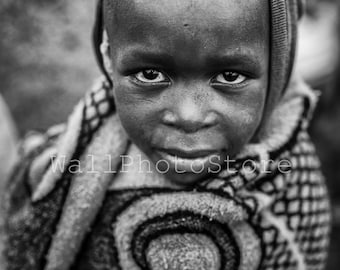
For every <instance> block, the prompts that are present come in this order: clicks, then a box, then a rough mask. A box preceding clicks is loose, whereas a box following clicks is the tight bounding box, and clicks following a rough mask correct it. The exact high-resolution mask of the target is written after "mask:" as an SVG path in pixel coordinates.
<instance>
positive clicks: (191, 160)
mask: <svg viewBox="0 0 340 270" xmlns="http://www.w3.org/2000/svg"><path fill="white" fill-rule="evenodd" d="M156 151H157V153H158V155H159V156H160V157H161V160H163V161H165V162H166V163H167V166H168V167H169V169H173V170H175V172H176V173H182V174H183V173H194V174H201V173H203V172H208V168H210V167H211V165H213V164H215V165H216V163H218V162H217V160H218V159H219V158H220V153H219V151H217V150H210V149H191V150H179V149H157V150H156Z"/></svg>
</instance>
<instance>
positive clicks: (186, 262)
mask: <svg viewBox="0 0 340 270" xmlns="http://www.w3.org/2000/svg"><path fill="white" fill-rule="evenodd" d="M180 236H182V237H180ZM202 239H204V240H205V241H202ZM132 247H133V255H134V259H135V260H136V261H137V262H138V264H139V266H140V267H141V268H142V269H178V270H180V269H182V268H183V269H212V270H215V269H216V270H218V269H238V265H239V263H240V251H239V248H238V246H237V243H236V240H235V239H234V237H233V235H232V234H231V232H230V231H229V230H228V228H227V226H223V224H221V223H219V222H216V221H213V220H209V218H207V217H205V216H200V215H193V214H192V213H190V212H176V213H173V214H170V215H166V216H164V217H161V218H155V219H153V220H149V221H147V222H145V223H143V224H142V225H141V226H140V227H139V228H138V229H137V230H136V231H135V236H134V237H133V242H132ZM155 247H158V249H157V250H156V249H155ZM165 255H167V256H165ZM171 255H172V256H171ZM164 264H166V265H167V267H168V268H164V267H161V266H162V265H163V266H164ZM152 265H154V266H153V267H152ZM156 266H158V267H156ZM191 266H195V267H193V268H192V267H191Z"/></svg>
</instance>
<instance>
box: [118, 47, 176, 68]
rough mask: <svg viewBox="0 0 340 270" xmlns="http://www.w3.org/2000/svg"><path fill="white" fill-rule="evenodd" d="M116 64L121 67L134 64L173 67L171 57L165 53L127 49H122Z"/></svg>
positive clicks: (173, 63) (173, 62)
mask: <svg viewBox="0 0 340 270" xmlns="http://www.w3.org/2000/svg"><path fill="white" fill-rule="evenodd" d="M117 62H118V63H120V64H122V65H129V64H130V63H135V62H144V63H145V62H147V63H148V62H149V63H150V64H160V65H165V64H166V65H171V66H175V61H174V59H173V57H172V56H171V55H170V54H168V53H166V52H159V51H145V50H143V49H129V48H127V49H124V51H123V52H122V53H121V54H119V55H118V57H117Z"/></svg>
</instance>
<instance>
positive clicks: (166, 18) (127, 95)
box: [3, 0, 329, 270]
mask: <svg viewBox="0 0 340 270" xmlns="http://www.w3.org/2000/svg"><path fill="white" fill-rule="evenodd" d="M299 6H300V8H301V3H297V1H275V0H272V1H260V0H249V1H237V0H217V1H213V2H211V1H207V0H197V1H190V0H184V1H183V0H181V1H166V0H159V1H151V0H133V1H123V0H117V1H113V0H104V1H100V2H99V5H98V13H97V18H98V22H97V24H96V28H95V42H96V53H97V56H98V59H99V64H100V66H101V69H102V70H103V73H104V74H105V77H106V78H105V80H104V81H103V82H102V83H100V84H99V85H98V87H97V89H95V90H94V91H92V92H91V93H90V94H89V95H88V96H87V97H86V98H85V99H84V100H83V101H82V102H81V103H80V104H79V105H78V106H77V107H76V109H75V111H74V112H73V114H72V115H71V117H70V119H69V122H68V125H67V127H65V128H64V129H63V128H59V129H52V130H50V131H49V132H47V135H45V137H43V139H42V140H43V142H42V143H40V144H38V145H35V146H34V147H33V146H31V144H30V143H28V145H29V147H26V149H25V147H24V149H23V151H24V152H25V153H24V156H25V158H24V160H23V161H21V163H20V166H19V167H20V169H18V170H17V171H16V173H15V174H14V176H13V177H12V178H11V181H10V182H9V188H8V198H7V199H6V204H7V213H8V217H7V220H8V222H7V228H6V247H5V251H4V259H3V261H4V267H6V268H5V269H27V270H28V269H44V270H51V269H60V270H61V269H63V270H65V269H82V270H86V269H124V270H125V269H126V270H130V269H250V270H251V269H299V270H300V269H308V270H309V269H323V267H324V263H325V259H326V249H327V245H328V230H329V205H328V200H327V194H326V190H325V186H324V182H323V178H322V175H321V173H320V169H319V163H318V159H317V158H316V157H315V152H314V148H313V146H312V144H311V143H310V140H309V137H308V135H307V133H306V129H307V125H308V120H309V118H310V116H311V111H312V109H313V107H314V104H315V100H316V97H315V94H314V93H313V92H311V91H310V90H309V88H308V87H306V86H305V85H304V84H303V83H302V82H301V81H299V80H297V79H296V78H294V79H292V80H290V73H291V70H292V66H293V61H294V50H295V42H296V25H297V17H298V14H299ZM99 44H100V45H99ZM27 148H29V149H27ZM51 157H52V158H51ZM19 167H18V168H19ZM23 167H24V168H23Z"/></svg>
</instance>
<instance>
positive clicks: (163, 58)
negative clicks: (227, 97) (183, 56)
mask: <svg viewBox="0 0 340 270" xmlns="http://www.w3.org/2000/svg"><path fill="white" fill-rule="evenodd" d="M117 62H118V63H119V64H121V65H124V66H129V65H130V64H131V65H133V64H135V63H136V62H142V63H144V64H145V63H146V64H148V63H149V64H150V65H154V64H156V65H161V66H165V65H166V66H168V67H173V68H174V67H176V63H175V59H174V57H173V56H172V55H170V54H168V53H166V52H164V51H157V50H153V51H147V50H145V49H144V48H139V47H137V48H136V47H132V48H129V47H127V48H125V49H124V50H123V51H122V52H121V53H120V54H119V55H118V56H117ZM204 63H205V65H206V66H212V67H214V68H216V69H219V68H221V67H226V68H228V67H230V66H231V67H234V68H237V67H238V66H239V67H240V68H241V67H243V66H247V67H251V68H252V69H253V70H259V71H261V70H262V63H263V61H262V60H261V58H260V57H259V56H257V55H256V54H255V53H254V52H252V50H250V49H242V50H237V51H233V50H228V51H226V52H225V53H222V54H221V55H218V54H216V55H212V56H210V57H208V58H207V59H205V60H204Z"/></svg>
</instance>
